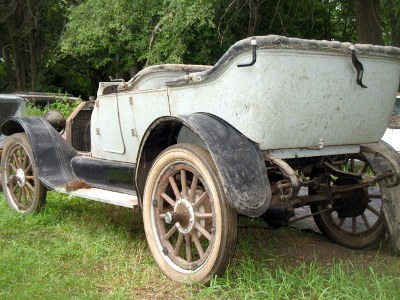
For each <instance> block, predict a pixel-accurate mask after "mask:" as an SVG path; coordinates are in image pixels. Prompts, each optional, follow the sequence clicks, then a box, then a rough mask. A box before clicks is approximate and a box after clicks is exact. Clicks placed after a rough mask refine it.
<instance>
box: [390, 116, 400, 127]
mask: <svg viewBox="0 0 400 300" xmlns="http://www.w3.org/2000/svg"><path fill="white" fill-rule="evenodd" d="M388 127H389V128H391V129H400V115H392V116H391V117H390V120H389V125H388Z"/></svg>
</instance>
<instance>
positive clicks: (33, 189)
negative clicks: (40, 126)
mask: <svg viewBox="0 0 400 300" xmlns="http://www.w3.org/2000/svg"><path fill="white" fill-rule="evenodd" d="M1 178H2V188H3V193H4V196H5V197H6V199H7V203H8V205H9V206H10V207H11V208H12V209H14V210H16V211H18V212H20V213H24V214H29V213H33V212H36V211H38V210H39V209H41V208H42V206H43V205H44V202H45V198H46V188H45V187H44V186H43V184H42V183H41V182H40V180H39V177H38V174H37V170H36V165H35V162H34V160H33V154H32V149H31V146H30V144H29V141H28V138H27V136H26V135H25V134H24V133H17V134H14V135H12V136H10V137H9V138H8V139H7V141H6V143H5V145H4V148H3V153H2V157H1Z"/></svg>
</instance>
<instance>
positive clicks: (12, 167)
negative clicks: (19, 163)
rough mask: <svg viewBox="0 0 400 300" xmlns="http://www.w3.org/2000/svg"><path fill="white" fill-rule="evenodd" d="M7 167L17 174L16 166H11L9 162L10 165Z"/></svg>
mask: <svg viewBox="0 0 400 300" xmlns="http://www.w3.org/2000/svg"><path fill="white" fill-rule="evenodd" d="M8 166H10V167H11V169H13V171H14V172H15V173H17V170H18V168H17V167H16V166H14V164H12V163H11V162H10V163H9V164H8Z"/></svg>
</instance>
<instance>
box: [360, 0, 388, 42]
mask: <svg viewBox="0 0 400 300" xmlns="http://www.w3.org/2000/svg"><path fill="white" fill-rule="evenodd" d="M354 9H355V12H356V22H357V36H358V42H359V43H365V44H374V45H382V44H383V40H382V27H381V10H380V0H355V1H354Z"/></svg>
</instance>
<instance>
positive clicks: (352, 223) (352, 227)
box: [351, 217, 357, 232]
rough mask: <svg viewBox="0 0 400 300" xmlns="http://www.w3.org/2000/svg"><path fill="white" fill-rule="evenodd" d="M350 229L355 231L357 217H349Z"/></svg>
mask: <svg viewBox="0 0 400 300" xmlns="http://www.w3.org/2000/svg"><path fill="white" fill-rule="evenodd" d="M351 230H352V231H353V232H357V217H352V218H351Z"/></svg>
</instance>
